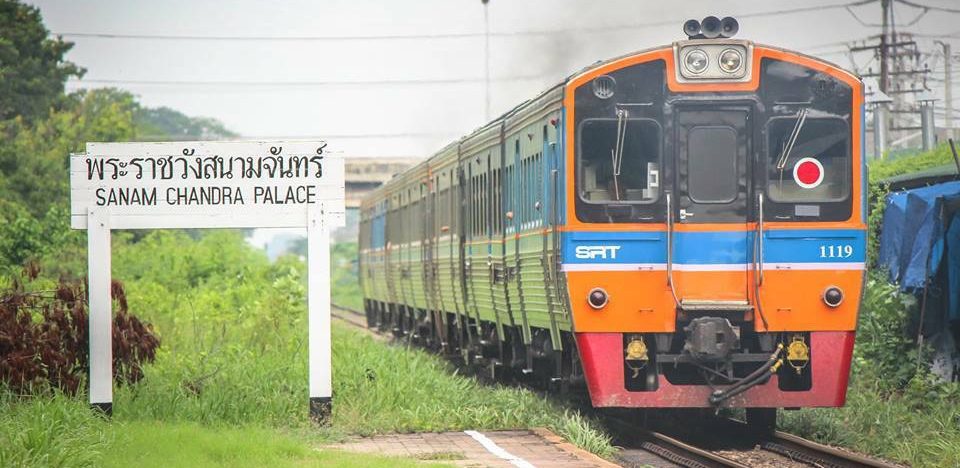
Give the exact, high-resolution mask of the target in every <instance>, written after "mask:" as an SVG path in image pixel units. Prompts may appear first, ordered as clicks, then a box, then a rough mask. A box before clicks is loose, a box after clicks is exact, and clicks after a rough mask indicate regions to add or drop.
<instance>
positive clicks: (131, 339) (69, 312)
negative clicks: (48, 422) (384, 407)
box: [0, 264, 160, 394]
mask: <svg viewBox="0 0 960 468" xmlns="http://www.w3.org/2000/svg"><path fill="white" fill-rule="evenodd" d="M39 273H40V271H39V267H37V266H36V264H30V265H28V266H27V267H25V268H24V272H23V275H22V276H21V277H19V278H15V279H14V280H13V284H12V285H11V287H10V289H8V290H6V291H3V292H2V293H0V382H4V383H5V384H6V386H7V387H8V388H10V389H11V390H13V391H15V392H19V393H21V394H24V393H31V392H33V391H34V390H36V389H41V388H46V387H53V388H57V389H60V390H62V391H64V392H66V393H69V394H74V393H76V392H77V390H79V389H80V387H81V383H82V382H83V380H84V376H85V375H86V374H87V369H88V359H87V357H88V354H89V335H88V331H87V301H86V298H87V292H86V287H85V285H84V283H82V282H80V281H77V280H67V279H61V280H60V281H59V282H58V283H56V284H55V285H53V287H51V288H48V289H39V288H33V289H28V287H27V286H33V284H32V282H33V281H34V280H36V279H37V277H38V275H39ZM37 282H42V281H37ZM111 295H112V297H113V300H114V301H115V303H116V304H117V305H118V310H117V313H116V315H115V316H114V320H113V372H114V376H115V377H116V379H117V382H118V383H121V384H122V383H132V382H137V381H138V380H140V379H141V378H142V377H143V368H142V365H143V364H144V363H145V362H150V361H152V360H153V359H154V356H155V352H156V349H157V347H158V346H159V344H160V341H159V339H158V338H157V336H156V335H155V334H154V333H153V330H152V329H151V327H150V325H149V324H145V323H143V322H141V321H140V320H139V319H138V318H137V317H134V316H133V315H131V314H130V313H129V311H128V310H127V300H126V295H125V293H124V290H123V285H122V284H120V283H119V282H116V281H115V282H114V283H113V284H112V287H111Z"/></svg>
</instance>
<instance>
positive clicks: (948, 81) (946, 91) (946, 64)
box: [936, 41, 953, 138]
mask: <svg viewBox="0 0 960 468" xmlns="http://www.w3.org/2000/svg"><path fill="white" fill-rule="evenodd" d="M936 42H937V44H940V46H941V47H943V101H944V102H943V104H944V106H945V107H946V112H947V113H946V115H945V116H944V119H943V122H944V127H946V128H947V138H952V137H953V50H952V48H951V46H950V43H949V42H946V41H936Z"/></svg>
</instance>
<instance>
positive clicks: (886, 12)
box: [880, 0, 890, 93]
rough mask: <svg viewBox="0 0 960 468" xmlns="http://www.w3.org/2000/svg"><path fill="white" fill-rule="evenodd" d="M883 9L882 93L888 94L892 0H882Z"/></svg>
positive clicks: (881, 35) (881, 38) (881, 37)
mask: <svg viewBox="0 0 960 468" xmlns="http://www.w3.org/2000/svg"><path fill="white" fill-rule="evenodd" d="M880 5H881V6H882V7H883V29H882V31H881V33H880V91H882V92H884V93H886V92H887V80H889V79H890V67H889V65H888V64H887V55H888V54H887V51H888V47H889V44H888V42H887V35H888V34H889V29H890V23H888V22H887V19H888V18H889V17H890V0H880Z"/></svg>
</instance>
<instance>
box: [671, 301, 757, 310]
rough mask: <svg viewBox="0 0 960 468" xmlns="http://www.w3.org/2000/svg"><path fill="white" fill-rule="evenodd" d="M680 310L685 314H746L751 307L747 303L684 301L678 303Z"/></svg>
mask: <svg viewBox="0 0 960 468" xmlns="http://www.w3.org/2000/svg"><path fill="white" fill-rule="evenodd" d="M680 309H681V310H683V311H685V312H712V311H727V312H746V311H748V310H753V305H752V304H750V303H749V302H747V301H715V300H703V299H684V300H682V301H680Z"/></svg>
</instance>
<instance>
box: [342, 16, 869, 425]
mask: <svg viewBox="0 0 960 468" xmlns="http://www.w3.org/2000/svg"><path fill="white" fill-rule="evenodd" d="M737 29H738V26H737V23H736V20H734V19H732V18H724V19H723V20H720V19H718V18H716V17H708V18H705V19H704V20H703V21H702V22H701V21H696V20H691V21H688V22H687V23H686V24H685V25H684V31H685V33H686V35H687V39H686V40H681V41H678V42H675V43H673V44H672V45H669V46H663V47H657V48H653V49H648V50H645V51H642V52H637V53H633V54H629V55H626V56H622V57H619V58H615V59H612V60H608V61H603V62H598V63H596V64H594V65H591V66H589V67H588V68H586V69H584V70H582V71H580V72H578V73H576V74H574V75H572V76H570V77H569V78H567V79H566V80H564V81H563V82H561V83H559V84H557V85H556V86H554V87H552V88H550V89H548V90H547V91H545V92H543V93H542V94H540V95H538V96H536V97H534V98H532V99H530V100H528V101H526V102H524V103H522V104H520V105H519V106H517V107H515V108H514V109H512V110H510V111H509V112H507V113H505V114H504V115H502V116H500V117H499V118H497V119H496V120H494V121H492V122H490V123H488V124H486V125H485V126H483V127H481V128H479V129H477V130H476V131H474V132H473V133H471V134H469V135H467V136H465V137H463V138H461V139H459V140H458V141H456V142H453V143H451V144H449V145H448V146H446V147H444V148H443V149H441V150H440V151H439V152H437V153H436V154H434V155H433V156H431V157H429V158H428V159H426V160H424V161H423V162H421V163H419V164H418V165H416V166H415V167H412V168H411V169H409V170H407V171H406V172H403V173H401V174H398V175H396V176H395V177H394V178H393V179H392V180H390V181H389V182H388V183H386V184H385V185H383V186H382V187H380V188H378V189H377V190H376V191H375V192H373V193H372V194H371V195H369V196H368V197H367V198H366V199H365V200H364V201H363V203H362V207H361V213H360V234H359V242H360V259H359V272H360V277H361V284H362V291H363V295H364V307H365V312H366V314H367V319H368V323H369V324H370V326H374V327H380V328H381V329H384V330H389V331H392V332H394V333H396V334H398V335H402V336H406V337H407V338H408V339H410V340H412V341H415V342H418V343H420V344H422V345H424V346H427V347H430V348H434V349H436V350H438V351H443V352H446V353H451V354H454V355H459V356H461V357H462V358H463V360H464V361H465V362H466V363H467V364H469V365H474V366H479V367H481V368H483V369H489V370H490V371H491V372H493V373H495V374H496V373H510V374H512V375H515V376H520V377H525V378H527V379H531V380H534V381H537V382H541V383H544V384H546V385H549V386H550V387H551V388H557V389H561V390H570V389H576V388H581V389H582V388H585V389H586V390H587V391H588V393H589V399H590V402H591V403H592V405H593V406H595V407H618V408H624V407H626V408H719V407H743V408H748V411H747V417H748V419H753V420H760V421H763V420H766V421H770V419H771V418H774V420H775V415H776V408H798V407H833V406H842V405H843V404H844V400H845V397H846V389H847V379H848V375H849V369H850V360H851V354H852V351H853V343H854V333H855V326H856V322H857V313H858V308H859V303H860V299H861V295H862V290H863V281H864V275H865V271H864V268H865V248H866V222H865V216H866V204H865V193H864V192H865V165H864V157H863V148H862V145H863V140H864V138H863V118H864V117H863V112H864V110H863V102H864V98H863V86H862V83H861V81H860V79H859V78H858V77H857V76H856V75H854V74H852V73H850V72H848V71H845V70H843V69H841V68H840V67H838V66H836V65H833V64H830V63H828V62H825V61H823V60H820V59H818V58H813V57H810V56H807V55H804V54H801V53H798V52H794V51H789V50H784V49H781V48H777V47H771V46H766V45H761V44H755V43H753V42H751V41H747V40H740V39H734V38H733V36H734V34H735V33H736V32H737Z"/></svg>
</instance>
